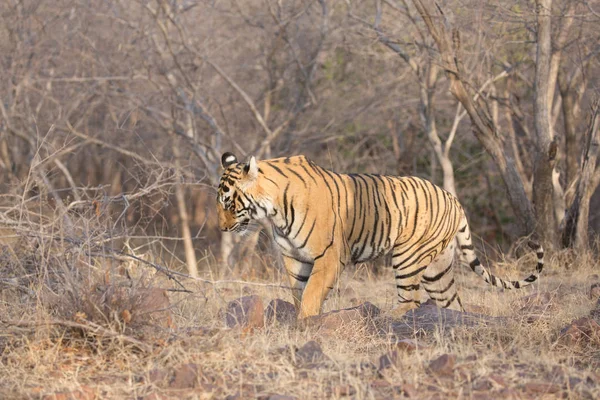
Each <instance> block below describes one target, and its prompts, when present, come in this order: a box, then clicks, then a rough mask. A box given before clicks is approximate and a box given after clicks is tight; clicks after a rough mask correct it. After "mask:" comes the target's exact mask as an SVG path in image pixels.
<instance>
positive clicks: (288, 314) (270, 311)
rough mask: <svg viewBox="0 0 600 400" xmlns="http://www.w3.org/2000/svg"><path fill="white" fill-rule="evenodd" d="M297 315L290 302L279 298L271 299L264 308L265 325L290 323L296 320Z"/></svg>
mask: <svg viewBox="0 0 600 400" xmlns="http://www.w3.org/2000/svg"><path fill="white" fill-rule="evenodd" d="M297 315H298V313H297V312H296V307H295V306H294V305H293V304H292V303H290V302H288V301H285V300H281V299H274V300H271V302H270V303H269V305H268V306H267V308H266V309H265V320H266V321H267V325H272V324H274V323H278V324H291V323H293V322H295V321H296V318H297Z"/></svg>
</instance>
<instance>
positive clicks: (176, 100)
mask: <svg viewBox="0 0 600 400" xmlns="http://www.w3.org/2000/svg"><path fill="white" fill-rule="evenodd" d="M421 3H423V4H424V7H430V9H431V10H433V11H434V14H435V18H434V22H435V23H431V25H427V24H426V23H425V21H424V19H423V18H422V15H421V14H420V12H419V9H418V8H417V7H415V5H417V4H421ZM440 3H443V4H441V7H440V8H439V9H437V8H432V5H433V2H432V1H423V2H420V1H412V2H410V1H403V0H382V1H379V0H375V1H349V0H348V1H346V0H344V1H342V0H338V1H336V0H331V1H330V0H286V1H277V0H223V1H208V0H206V1H205V0H198V1H194V0H177V1H175V0H170V1H166V0H131V1H129V0H128V1H125V0H115V1H93V0H7V1H2V2H0V66H1V68H0V376H1V378H0V398H11V399H12V398H17V399H19V398H33V399H36V398H46V399H70V398H75V399H93V398H97V399H105V398H106V399H111V398H114V399H117V398H119V399H120V398H131V399H138V398H145V399H159V398H190V399H194V398H202V399H204V398H226V397H227V396H231V397H230V398H231V399H236V398H239V399H246V398H264V399H268V398H272V399H277V398H279V399H283V398H285V397H276V396H275V395H281V396H292V397H295V398H298V399H305V398H342V397H347V398H357V399H363V398H366V399H371V398H377V399H379V398H402V397H409V398H417V399H426V398H439V399H446V398H481V399H487V398H515V399H520V398H571V399H578V398H589V399H593V398H599V397H600V374H599V373H598V370H599V369H600V326H599V325H598V324H599V323H600V306H599V305H598V304H597V303H596V302H597V301H598V297H599V296H600V293H598V292H600V278H599V277H598V274H600V265H599V261H598V245H597V243H594V236H593V235H590V237H589V238H588V237H587V235H588V233H595V234H597V233H598V231H599V230H600V228H599V226H600V224H599V221H600V218H599V215H600V211H599V210H600V207H599V206H598V204H600V191H598V190H596V188H597V187H598V185H599V184H600V166H599V165H597V161H596V160H597V156H598V152H599V149H600V147H599V146H598V140H599V137H600V129H599V126H600V107H599V103H598V102H597V101H594V99H597V98H598V97H599V96H598V94H599V93H600V92H599V90H598V87H599V86H600V85H599V82H598V77H600V74H599V71H600V63H599V62H598V60H599V59H598V53H599V51H600V47H599V46H598V43H599V31H598V28H597V27H598V24H599V23H600V3H599V2H598V1H595V0H594V1H579V0H577V1H576V0H560V1H559V0H554V1H553V2H551V1H549V0H538V1H537V2H535V3H538V4H544V5H548V4H549V3H552V7H553V8H552V10H553V11H552V18H548V19H550V20H551V21H550V22H551V23H552V25H551V32H550V34H548V35H546V38H547V39H549V41H550V42H551V46H550V53H549V54H546V56H549V59H548V57H546V60H547V61H548V63H549V64H550V65H551V68H549V71H546V72H547V74H548V76H547V78H548V79H547V81H548V82H550V85H548V86H549V87H547V88H546V90H547V91H549V93H546V95H545V96H547V98H548V99H549V100H548V104H547V105H546V106H547V107H546V108H549V109H544V108H545V106H544V104H541V103H543V102H541V103H540V101H538V100H539V99H540V98H546V97H544V96H538V94H540V93H541V92H540V84H539V81H540V80H543V79H541V78H543V76H542V72H540V71H538V69H537V68H536V66H537V65H539V64H540V63H536V60H538V59H541V58H538V56H537V55H536V51H537V47H536V46H537V44H538V42H541V40H538V39H539V38H538V29H539V26H541V25H543V24H544V21H541V20H540V18H539V14H536V12H535V4H534V2H528V1H521V0H510V1H502V2H482V1H479V0H467V1H447V2H440ZM438 12H439V13H441V14H437V13H438ZM430 22H431V21H430ZM548 22H549V21H548V20H546V21H545V23H548ZM442 25H443V26H444V29H441V26H442ZM455 32H459V33H460V35H454V33H455ZM451 34H452V35H454V36H452V38H453V42H452V46H450V44H449V43H448V42H447V39H448V38H449V37H450V35H451ZM436 35H437V36H436ZM444 35H446V36H444ZM540 36H541V35H540ZM452 63H455V65H454V64H452ZM455 67H456V68H455ZM453 68H455V69H456V71H454V70H453ZM449 72H451V73H449ZM454 72H456V73H455V74H454V75H453V73H454ZM452 85H456V86H452ZM460 85H463V86H462V89H461V86H460ZM450 88H451V89H453V92H452V93H451V92H450V91H449V89H450ZM536 99H537V100H536ZM465 107H470V108H469V113H467V112H466V111H465ZM540 110H542V111H540ZM478 115H479V117H480V118H479V124H477V123H476V122H477V116H478ZM541 115H545V117H546V118H545V120H543V119H542V118H541V117H540V116H541ZM474 120H475V122H473V121H474ZM546 122H547V123H548V125H549V126H550V127H551V128H552V129H551V130H550V132H548V131H544V132H542V133H543V134H544V135H543V136H544V140H541V139H540V137H541V135H540V132H541V131H543V130H544V129H545V127H546V124H545V123H546ZM540 126H541V127H542V128H544V129H540ZM473 131H475V135H473ZM538 131H540V132H538ZM486 138H487V142H486ZM545 139H552V141H548V140H545ZM542 145H543V146H542ZM548 149H550V150H552V151H550V152H549V153H552V154H553V156H552V157H549V158H544V157H541V158H539V157H538V156H539V154H542V156H543V155H544V154H545V153H544V151H546V150H548ZM224 151H235V152H236V153H237V154H238V156H239V157H240V158H243V157H246V156H248V155H257V156H258V157H259V158H265V157H271V156H272V157H276V156H282V155H293V154H300V153H302V154H306V155H308V156H310V157H311V158H312V159H314V160H315V161H316V162H318V163H319V164H321V165H323V166H326V167H332V168H334V169H335V170H337V171H339V172H346V171H348V172H349V171H352V172H371V173H385V174H411V175H418V176H421V177H425V178H427V179H429V180H431V181H433V182H435V183H437V184H439V185H442V186H444V187H445V188H446V189H447V190H450V191H452V192H455V193H456V194H457V196H458V197H459V198H460V200H461V202H462V204H464V206H465V209H466V210H467V213H468V216H469V219H470V221H471V226H472V231H473V232H475V233H477V234H478V236H477V237H476V239H477V246H478V248H479V251H480V253H481V254H484V255H487V257H482V259H486V258H487V259H489V262H490V264H491V265H492V266H493V268H494V270H495V272H496V273H497V274H498V275H499V276H503V277H506V276H509V277H511V278H512V277H515V278H516V277H522V276H525V275H526V274H528V273H529V272H530V271H531V270H532V268H533V267H532V266H531V263H530V262H533V261H532V260H531V259H530V258H529V257H527V256H526V257H522V258H521V259H519V261H515V260H516V259H517V257H515V256H514V254H515V253H518V254H519V255H521V251H520V249H518V250H519V251H513V250H510V249H509V246H511V245H512V244H513V243H519V238H520V237H521V236H523V234H524V233H527V234H529V233H531V229H530V228H531V225H532V224H533V225H535V229H538V232H537V233H540V232H539V230H540V229H539V227H540V226H542V225H541V224H542V222H543V224H544V225H543V226H545V228H544V230H542V232H541V233H542V234H544V232H551V233H552V234H551V235H549V236H554V237H553V238H550V237H549V238H547V240H548V241H549V242H552V241H554V246H550V247H554V248H555V250H556V251H554V252H553V251H550V252H549V253H550V256H549V260H548V262H547V266H546V268H545V270H544V273H543V275H542V279H541V281H540V282H539V284H536V286H535V287H534V288H533V289H531V288H528V289H524V290H522V291H518V292H498V291H496V290H493V289H492V288H490V287H487V286H486V285H485V284H484V283H483V282H482V281H480V280H479V279H478V278H477V277H476V276H473V274H472V273H470V272H469V271H468V270H467V268H464V269H461V268H458V271H459V272H458V275H459V278H460V288H461V292H462V298H463V303H466V304H467V309H468V311H469V313H467V314H465V316H464V317H465V318H467V317H468V318H467V319H465V320H462V319H460V318H459V319H458V321H454V322H448V320H447V319H444V318H445V317H444V318H443V316H444V315H446V314H440V315H441V317H440V319H439V321H438V320H437V317H435V318H434V322H436V323H435V324H433V325H432V324H429V325H427V326H424V325H421V322H419V321H420V320H418V319H414V320H412V321H413V322H412V323H410V324H409V323H406V321H407V320H406V319H405V320H399V319H398V318H397V317H393V313H392V312H391V310H392V308H393V306H394V304H395V301H396V290H395V288H394V284H393V279H392V271H390V270H389V269H386V268H383V267H382V266H383V264H384V263H383V262H379V263H376V264H375V265H360V266H357V267H356V268H352V269H349V270H347V271H345V275H344V276H343V278H342V279H341V281H340V282H339V287H338V288H337V290H335V291H334V293H332V294H331V296H330V298H329V299H328V301H327V302H326V305H325V307H326V309H325V311H326V312H330V311H333V310H340V309H344V308H348V307H356V306H361V305H363V304H365V302H369V303H371V304H373V305H375V306H376V307H378V308H379V309H380V310H381V313H380V314H379V315H377V316H374V317H373V318H362V317H360V318H359V317H357V314H356V313H354V314H353V312H348V314H344V315H347V318H346V322H345V323H344V324H341V325H340V324H339V323H337V322H335V321H336V319H335V318H334V319H333V322H331V320H317V322H316V323H312V324H308V326H306V324H296V323H295V322H291V321H287V322H283V323H278V324H274V325H273V324H266V325H265V324H263V323H262V322H261V323H258V325H260V326H259V327H258V328H257V329H250V328H249V327H248V326H241V327H240V326H234V327H230V326H228V324H227V323H226V310H227V308H228V306H230V305H231V303H230V302H231V301H232V300H235V299H238V298H240V297H245V296H250V295H257V296H258V297H259V298H260V299H261V300H262V306H261V305H260V304H257V303H253V304H254V306H256V307H258V309H261V310H262V309H263V308H265V307H267V305H268V304H269V302H270V301H271V300H272V299H283V300H288V301H289V300H290V299H291V298H290V294H289V291H288V290H287V289H286V288H285V286H286V284H287V281H286V279H285V277H284V275H283V271H282V269H281V266H280V265H279V260H278V258H277V253H276V252H274V251H273V249H272V244H271V242H270V241H269V239H268V237H265V236H264V235H263V237H261V238H260V239H259V238H258V236H256V237H254V239H256V240H257V241H258V245H257V244H256V242H255V241H252V240H248V241H237V240H235V239H233V238H231V237H229V236H227V235H221V234H220V232H218V229H217V227H216V223H215V213H214V206H215V205H214V202H213V198H214V195H215V189H214V187H215V184H216V182H217V181H218V177H219V159H220V155H221V154H222V152H224ZM554 157H555V158H554ZM502 160H504V161H505V162H509V164H510V166H511V168H512V169H511V168H504V169H503V164H502V162H503V161H502ZM507 160H508V161H507ZM539 160H542V161H541V162H539ZM546 161H547V162H546ZM512 163H514V165H513V164H512ZM545 164H547V165H545ZM539 165H542V166H544V167H545V169H540V168H537V167H536V166H539ZM504 167H506V166H505V165H504ZM540 171H541V172H540ZM536 173H539V174H541V175H535V174H536ZM542 173H544V174H542ZM534 175H535V176H534ZM511 179H512V180H511ZM550 179H552V185H551V186H552V188H551V189H549V187H550V186H548V184H549V183H550ZM507 180H508V181H509V182H512V183H510V184H509V183H507ZM511 185H512V186H511ZM544 187H545V188H546V189H545V190H546V191H545V192H544V191H543V190H540V188H544ZM594 192H595V193H596V194H595V195H594V197H592V194H593V193H594ZM507 193H512V194H511V195H507ZM515 193H516V195H515ZM519 196H521V197H520V201H521V203H519V202H518V201H517V200H519ZM550 197H552V199H550ZM536 199H537V200H536ZM539 199H542V200H544V201H545V202H546V204H545V208H544V209H542V207H541V206H540V207H539V209H536V208H535V207H533V206H532V202H533V203H536V201H537V203H536V204H539V201H538V200H539ZM534 200H535V201H534ZM587 205H590V206H589V209H586V207H587ZM520 206H522V207H521V208H522V209H519V207H520ZM549 210H550V211H549ZM565 210H567V212H566V215H565ZM581 210H583V211H581ZM588 212H589V216H588V215H587V213H588ZM520 213H521V214H520ZM550 215H553V216H554V217H548V216H550ZM540 216H543V217H548V218H544V219H543V221H542V219H541V218H540ZM522 217H523V218H522ZM588 217H589V218H588ZM536 219H537V220H539V221H537V222H539V223H534V222H536ZM588 220H589V224H590V226H589V227H590V229H589V232H588V229H587V225H586V223H587V221H588ZM532 221H533V222H532ZM540 221H541V222H540ZM565 221H566V222H565ZM582 221H584V222H582ZM528 224H529V225H528ZM548 226H549V228H548ZM560 236H562V237H560ZM560 239H563V240H560ZM588 239H589V240H588ZM590 244H591V245H590ZM565 248H566V249H565ZM574 249H576V250H574ZM184 271H185V272H184ZM196 275H197V276H196ZM596 283H598V284H599V285H598V286H597V287H596V288H595V289H592V286H593V285H594V284H596ZM254 299H255V300H256V298H254ZM420 310H421V309H420ZM419 312H423V313H429V314H427V315H429V316H431V315H434V316H435V315H437V314H435V312H434V311H432V310H431V309H430V308H428V307H427V306H425V307H422V310H421V311H415V312H413V313H412V314H410V315H412V316H413V317H414V316H418V315H419V314H418V313H419ZM331 315H332V314H329V316H328V317H325V318H330V317H331ZM333 315H339V314H333ZM453 315H454V314H453ZM282 316H285V314H282ZM447 317H448V318H450V317H451V316H447ZM415 318H416V317H415ZM450 319H452V318H450ZM292 320H293V319H292ZM576 320H578V322H577V323H576V324H575V325H571V324H572V322H573V321H576ZM402 321H403V322H402ZM473 321H475V322H473ZM259 322H260V321H259ZM467 322H468V323H467ZM561 332H562V333H561ZM401 339H408V340H410V341H412V342H403V344H397V341H398V340H401ZM311 341H314V342H316V343H318V345H319V346H320V348H321V349H322V352H323V354H324V356H323V355H320V353H319V351H318V348H316V347H315V345H314V343H311ZM307 343H308V345H307ZM415 343H416V348H413V347H415ZM311 349H312V350H311ZM311 355H316V356H317V359H314V360H312V359H310V358H311ZM385 355H388V358H387V359H388V360H389V363H388V364H389V365H387V364H386V362H385V360H386V358H385ZM382 356H384V357H383V358H381V357H382ZM440 357H441V358H440ZM436 360H437V361H436ZM386 365H387V367H386ZM236 396H237V397H236Z"/></svg>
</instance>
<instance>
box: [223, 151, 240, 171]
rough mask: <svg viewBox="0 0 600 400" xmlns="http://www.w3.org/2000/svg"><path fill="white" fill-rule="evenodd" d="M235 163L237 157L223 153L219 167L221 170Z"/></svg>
mask: <svg viewBox="0 0 600 400" xmlns="http://www.w3.org/2000/svg"><path fill="white" fill-rule="evenodd" d="M236 162H237V157H236V156H235V155H234V154H233V153H230V152H227V153H223V155H222V156H221V166H222V167H223V168H227V167H229V166H230V165H231V164H235V163H236Z"/></svg>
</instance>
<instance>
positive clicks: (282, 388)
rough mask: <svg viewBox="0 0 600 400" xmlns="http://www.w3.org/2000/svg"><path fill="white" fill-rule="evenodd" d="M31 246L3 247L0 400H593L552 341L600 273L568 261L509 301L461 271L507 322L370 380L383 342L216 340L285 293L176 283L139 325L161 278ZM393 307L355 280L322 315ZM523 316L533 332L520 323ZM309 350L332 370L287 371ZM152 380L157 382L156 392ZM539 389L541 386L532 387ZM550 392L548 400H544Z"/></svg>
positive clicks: (57, 245)
mask: <svg viewBox="0 0 600 400" xmlns="http://www.w3.org/2000/svg"><path fill="white" fill-rule="evenodd" d="M42 239H44V238H43V237H42V236H41V235H37V236H35V237H33V238H30V239H27V240H24V239H23V240H21V241H19V242H18V243H14V242H13V243H10V244H5V245H4V247H3V253H2V257H3V261H4V263H5V264H4V267H3V270H4V274H3V285H2V293H1V295H0V297H1V303H0V320H1V321H2V333H1V334H0V354H1V363H0V376H2V377H3V378H2V380H0V382H1V383H0V397H2V398H40V397H43V396H44V395H48V394H53V393H61V392H62V393H69V396H72V397H73V398H94V396H96V398H103V399H111V398H143V397H144V396H147V395H150V394H152V393H156V394H161V395H164V396H171V397H173V398H225V397H226V396H228V395H231V396H233V395H236V394H238V395H239V397H238V398H259V397H261V396H262V397H263V398H268V395H270V394H274V393H277V394H282V395H290V396H295V397H297V398H299V399H304V398H341V397H350V398H357V399H363V398H366V399H373V398H394V397H402V396H411V397H413V398H415V397H416V398H489V397H498V398H554V397H556V398H558V397H563V398H574V399H575V398H597V397H598V396H600V390H599V389H598V385H599V383H600V374H598V373H597V370H598V368H599V367H600V349H599V348H598V347H597V345H596V347H594V346H593V345H588V346H564V345H562V344H561V343H560V342H558V341H557V338H558V335H559V332H560V330H561V328H562V327H564V326H565V325H568V324H569V323H570V322H571V321H572V320H573V319H576V318H578V317H581V316H585V315H587V314H588V313H589V311H590V310H591V309H592V307H593V302H592V301H591V300H590V299H589V295H588V290H589V287H590V280H591V279H593V278H590V277H593V274H594V273H595V271H597V270H598V265H597V264H596V263H595V262H592V261H590V260H589V259H588V260H587V261H585V260H584V261H582V259H580V258H574V259H570V260H568V264H567V263H565V260H566V259H567V258H566V256H561V257H555V258H554V259H552V260H550V262H549V265H548V267H547V269H546V272H545V273H544V275H543V279H542V281H541V283H540V284H539V286H538V287H537V288H535V289H527V290H522V291H520V292H499V291H496V290H494V289H492V288H490V287H486V286H485V285H484V284H483V282H482V281H480V280H479V279H478V278H477V277H476V276H474V275H473V274H472V273H470V272H469V271H467V270H466V269H462V268H459V273H458V275H459V282H460V287H461V288H462V298H463V302H464V303H466V304H467V305H468V308H469V309H471V310H478V312H481V313H484V314H488V315H492V316H504V317H508V319H507V322H506V323H504V324H501V325H494V326H488V327H485V326H481V327H475V328H474V327H470V328H465V327H457V328H455V329H443V330H438V331H436V332H435V333H433V334H428V335H424V336H420V337H418V338H417V341H418V343H419V344H420V346H422V347H420V348H419V349H418V350H416V351H414V352H403V351H400V352H398V359H397V360H396V363H395V365H394V366H393V367H392V368H388V369H385V370H381V371H378V368H377V367H378V364H379V357H380V356H381V355H382V354H385V353H387V352H389V351H390V350H392V349H393V341H392V340H391V339H390V338H388V337H385V336H384V335H377V334H365V333H364V332H355V331H353V330H352V329H353V328H352V327H342V328H341V329H340V330H339V331H337V332H334V333H329V334H323V333H319V332H318V331H317V330H315V329H314V328H311V329H303V328H301V327H298V326H294V325H279V326H272V327H268V328H264V329H260V330H257V331H254V332H251V333H248V332H242V331H240V330H238V329H227V328H226V326H225V323H224V318H223V313H222V311H223V309H224V308H225V307H226V305H227V303H228V302H229V301H231V300H233V299H235V298H238V297H240V296H245V295H249V294H256V295H258V296H260V297H261V298H262V299H263V301H264V303H265V305H266V304H267V303H268V302H269V301H270V300H271V299H275V298H281V299H287V300H289V298H290V295H289V293H288V291H287V290H286V289H285V288H282V287H270V286H260V285H255V284H253V283H252V282H248V283H247V284H241V283H226V282H222V283H218V284H210V283H206V282H198V281H192V280H189V279H186V280H183V281H182V283H184V285H185V286H186V288H187V289H188V290H189V291H190V292H177V291H174V292H169V297H170V303H171V306H170V312H171V316H170V318H171V320H169V321H168V322H165V320H164V319H160V318H153V317H151V316H148V315H145V314H144V309H143V307H144V304H143V300H140V299H141V298H142V297H143V294H144V293H147V291H148V290H149V289H150V288H167V289H177V288H178V287H179V286H178V285H177V284H175V283H174V282H173V281H172V280H169V279H168V278H167V277H166V276H165V275H164V274H162V273H155V271H154V270H153V269H152V268H150V267H149V266H148V265H147V264H143V263H140V262H137V261H122V260H121V261H118V260H115V259H114V258H111V257H94V256H92V255H90V254H92V253H93V252H92V251H90V246H89V243H87V244H85V243H79V244H74V243H66V242H61V241H56V240H50V241H48V240H42ZM522 264H523V263H522ZM527 268H528V267H527V266H525V265H518V264H517V263H506V264H503V265H501V266H499V267H498V270H497V271H496V272H497V273H499V274H500V275H504V276H506V275H511V276H520V275H524V274H525V273H526V271H527ZM211 269H212V271H211V272H210V273H207V274H206V276H210V277H211V279H230V278H231V276H226V275H227V274H226V273H225V272H221V273H219V271H220V270H219V266H217V265H213V266H212V268H211ZM182 279H183V278H182ZM280 282H281V283H282V284H283V285H285V280H284V279H283V278H282V277H277V275H276V276H275V279H274V280H273V281H271V282H270V283H280ZM533 292H537V293H549V294H550V296H551V305H550V306H549V307H548V308H544V307H542V308H539V307H538V308H536V306H535V305H531V306H529V309H526V310H522V308H523V306H524V305H525V303H524V302H523V297H524V296H527V295H529V294H531V293H533ZM395 296H396V294H395V289H394V285H393V279H392V272H391V271H387V272H386V273H384V276H374V275H373V274H371V273H369V271H368V269H365V268H364V267H360V268H358V269H356V270H353V271H346V273H345V274H344V276H343V277H342V279H341V281H340V283H339V287H338V288H337V290H335V292H334V293H332V294H331V295H330V297H329V300H328V301H327V303H326V306H325V307H326V309H325V311H329V310H335V309H339V308H344V307H351V306H354V305H357V304H361V303H363V302H365V301H369V302H371V303H373V304H375V305H376V306H378V307H379V308H381V310H382V311H383V314H384V315H386V313H387V312H388V311H390V309H391V308H392V306H393V305H394V301H395ZM534 303H535V301H534ZM543 303H544V302H542V304H543ZM136 307H137V308H136ZM127 313H129V314H127ZM160 313H161V312H160V311H159V314H160ZM532 315H534V316H536V315H537V318H536V320H535V321H533V322H532V321H529V322H528V321H527V320H528V318H530V319H531V316H532ZM311 340H314V341H316V342H318V343H319V344H320V345H321V347H322V349H323V352H324V353H325V354H326V355H327V356H328V357H329V358H330V362H328V363H326V364H325V365H323V366H322V367H320V368H312V367H303V366H302V365H299V364H298V362H297V360H296V359H295V349H296V348H298V347H301V346H302V345H304V344H305V343H306V342H308V341H311ZM445 353H449V354H454V355H456V357H457V358H456V365H455V367H454V372H453V374H452V376H451V377H440V376H438V375H436V374H432V373H431V372H429V371H428V369H427V367H428V365H429V363H430V361H431V360H433V359H435V358H436V357H438V356H440V355H442V354H445ZM184 364H195V365H196V367H194V368H198V371H199V372H197V376H199V377H200V378H199V380H198V381H197V382H196V383H195V384H194V385H195V387H194V388H187V389H172V388H169V381H173V380H174V379H178V378H176V377H174V376H173V374H174V373H176V372H177V371H180V372H181V370H182V369H181V366H182V365H184ZM157 371H164V372H166V373H167V377H166V378H164V379H163V380H162V381H161V380H160V379H159V380H156V379H157V378H156V376H157V375H160V372H157ZM540 382H542V383H544V384H550V386H539V385H538V386H535V384H536V383H540ZM553 385H554V386H553ZM556 388H558V392H557V393H554V394H552V393H549V392H548V391H553V390H556ZM77 396H79V397H77ZM86 396H87V397H86ZM478 396H479V397H478ZM486 396H488V397H486ZM66 398H68V396H67V397H66Z"/></svg>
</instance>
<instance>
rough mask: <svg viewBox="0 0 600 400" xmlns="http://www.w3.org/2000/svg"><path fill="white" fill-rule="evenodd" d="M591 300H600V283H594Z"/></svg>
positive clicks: (591, 288) (591, 289)
mask: <svg viewBox="0 0 600 400" xmlns="http://www.w3.org/2000/svg"><path fill="white" fill-rule="evenodd" d="M590 299H592V300H594V301H595V300H598V299H600V283H599V282H596V283H592V286H591V287H590Z"/></svg>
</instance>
